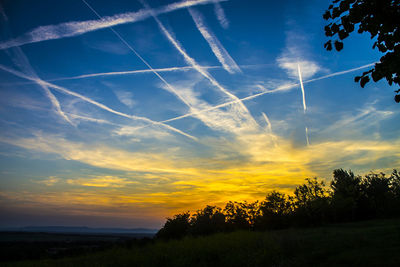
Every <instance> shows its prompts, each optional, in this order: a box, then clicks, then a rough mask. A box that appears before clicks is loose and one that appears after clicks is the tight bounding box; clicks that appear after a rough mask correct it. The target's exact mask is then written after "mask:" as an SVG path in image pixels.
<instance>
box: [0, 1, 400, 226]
mask: <svg viewBox="0 0 400 267" xmlns="http://www.w3.org/2000/svg"><path fill="white" fill-rule="evenodd" d="M328 6H329V1H316V0H315V1H274V2H270V1H255V0H254V1H240V0H228V1H218V0H198V1H182V2H181V1H150V0H147V1H114V2H113V3H112V4H110V2H109V1H94V0H86V2H84V1H81V0H74V1H57V4H56V5H55V4H54V1H44V0H40V1H26V0H25V1H22V0H21V1H18V0H13V1H3V2H2V5H1V36H0V38H1V39H0V126H1V129H2V130H1V132H0V211H1V212H2V214H4V215H5V217H6V219H5V220H3V222H2V223H1V224H2V226H10V225H17V226H24V225H88V226H102V227H103V226H113V227H116V226H117V227H118V226H119V227H159V226H160V225H161V224H162V223H163V221H164V218H165V217H166V216H171V215H172V214H174V213H176V212H180V211H185V210H196V209H199V208H201V207H203V206H204V205H205V204H214V205H220V206H223V205H224V203H226V202H227V201H228V200H249V201H252V200H256V199H262V198H263V197H264V196H265V194H266V192H268V191H270V190H274V189H275V190H280V191H283V192H287V193H290V192H291V191H292V190H293V188H294V187H295V186H296V185H298V184H300V183H302V182H303V181H304V178H306V177H313V176H318V177H321V178H323V179H325V180H326V181H327V182H329V179H330V177H331V172H332V170H333V169H335V168H346V169H349V168H351V169H352V170H354V171H355V172H357V173H360V174H364V173H367V172H369V171H371V170H372V171H384V172H387V173H388V172H390V171H391V169H392V168H396V167H398V166H399V162H400V161H399V159H400V154H399V149H398V147H399V144H400V140H399V138H398V136H399V132H400V127H399V125H398V123H396V122H398V121H399V117H400V115H399V106H398V104H397V105H396V103H395V102H394V101H393V96H394V93H393V91H394V90H395V88H394V87H390V86H388V85H387V84H386V82H384V81H380V82H378V83H370V84H368V85H367V86H366V87H365V88H361V87H360V86H359V85H358V84H356V83H355V82H354V76H356V75H359V74H361V73H362V72H363V71H365V70H368V67H371V64H373V63H374V62H376V61H378V60H379V58H380V56H381V55H380V54H379V53H378V52H377V51H374V50H372V49H371V47H372V42H373V41H372V40H370V38H369V36H368V35H352V36H350V37H349V38H348V39H346V40H345V44H344V45H345V46H344V49H343V50H342V51H341V52H328V51H325V50H324V48H323V44H324V42H325V41H326V37H325V36H324V31H323V27H324V25H325V23H326V22H325V21H324V20H323V19H322V14H323V12H324V10H325V9H326V8H327V7H328Z"/></svg>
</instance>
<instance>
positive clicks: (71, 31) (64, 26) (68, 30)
mask: <svg viewBox="0 0 400 267" xmlns="http://www.w3.org/2000/svg"><path fill="white" fill-rule="evenodd" d="M220 1H226V0H189V1H186V0H185V1H181V2H176V3H173V4H169V5H166V6H162V7H159V8H155V9H154V10H151V12H150V10H139V11H137V12H127V13H122V14H118V15H114V16H108V17H104V18H103V19H100V20H87V21H72V22H65V23H60V24H57V25H48V26H40V27H38V28H36V29H34V30H32V31H30V32H28V33H26V34H24V35H22V36H20V37H17V38H15V39H11V40H8V41H5V42H2V43H0V49H7V48H10V47H15V46H21V45H25V44H30V43H37V42H42V41H47V40H55V39H61V38H66V37H73V36H78V35H82V34H85V33H87V32H91V31H97V30H100V29H105V28H109V27H112V26H117V25H121V24H126V23H134V22H138V21H142V20H145V19H147V18H149V17H151V14H152V13H154V14H157V15H160V14H164V13H169V12H172V11H175V10H179V9H183V8H187V7H191V6H196V5H204V4H210V3H214V2H220Z"/></svg>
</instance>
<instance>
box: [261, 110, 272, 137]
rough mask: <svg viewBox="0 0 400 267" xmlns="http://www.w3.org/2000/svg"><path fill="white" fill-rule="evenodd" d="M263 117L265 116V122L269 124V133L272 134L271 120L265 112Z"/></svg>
mask: <svg viewBox="0 0 400 267" xmlns="http://www.w3.org/2000/svg"><path fill="white" fill-rule="evenodd" d="M262 115H263V117H264V120H265V121H266V123H267V126H268V130H269V133H270V134H272V125H271V121H270V120H269V118H268V116H267V114H265V113H264V112H262Z"/></svg>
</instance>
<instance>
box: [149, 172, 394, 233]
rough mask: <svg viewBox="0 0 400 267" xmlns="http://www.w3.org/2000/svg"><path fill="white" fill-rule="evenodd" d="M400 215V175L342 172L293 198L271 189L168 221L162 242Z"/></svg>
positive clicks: (308, 182)
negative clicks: (257, 196) (262, 195)
mask: <svg viewBox="0 0 400 267" xmlns="http://www.w3.org/2000/svg"><path fill="white" fill-rule="evenodd" d="M399 215H400V173H399V172H398V171H397V170H393V172H392V173H391V175H390V176H386V175H385V174H384V173H370V174H368V175H365V176H364V177H361V176H358V175H355V174H354V173H353V172H352V171H350V170H349V171H346V170H343V169H336V170H334V171H333V179H332V181H331V182H330V186H329V187H327V186H325V183H324V182H323V181H321V180H319V179H318V178H307V179H306V182H305V183H304V184H302V185H299V186H297V187H296V188H295V190H294V192H293V194H292V195H287V194H284V193H280V192H278V191H275V190H274V191H271V192H269V193H267V195H266V197H265V199H264V200H263V201H255V202H253V203H249V202H247V201H244V202H236V201H229V202H228V203H227V204H226V205H225V208H223V209H222V208H220V207H217V206H211V205H207V206H206V207H205V208H203V209H200V210H198V211H196V212H195V213H194V214H191V213H190V212H183V213H180V214H176V215H174V216H173V217H172V218H167V221H166V222H165V224H164V226H163V227H162V228H161V229H160V230H159V231H158V232H157V234H156V238H159V239H178V238H182V237H184V236H187V235H191V236H200V235H209V234H213V233H217V232H231V231H235V230H258V231H263V230H268V229H283V228H288V227H298V226H300V227H301V226H317V225H321V224H323V223H336V222H351V221H359V220H367V219H375V218H388V217H398V216H399Z"/></svg>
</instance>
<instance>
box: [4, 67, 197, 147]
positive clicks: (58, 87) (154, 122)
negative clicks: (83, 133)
mask: <svg viewBox="0 0 400 267" xmlns="http://www.w3.org/2000/svg"><path fill="white" fill-rule="evenodd" d="M0 69H2V70H4V71H6V72H9V73H11V74H13V75H15V76H17V77H20V78H23V79H27V80H30V81H34V82H37V83H38V84H41V85H45V86H47V87H50V88H53V89H55V90H57V91H59V92H61V93H64V94H67V95H71V96H75V97H77V98H80V99H82V100H83V101H85V102H88V103H90V104H92V105H95V106H97V107H99V108H101V109H103V110H105V111H108V112H110V113H113V114H115V115H118V116H121V117H125V118H128V119H131V120H139V121H143V122H146V123H149V124H151V125H158V126H162V127H164V128H166V129H168V130H170V131H173V132H176V133H179V134H181V135H184V136H186V137H188V138H190V139H192V140H195V141H197V138H196V137H194V136H192V135H189V134H187V133H185V132H183V131H181V130H179V129H176V128H174V127H172V126H170V125H168V124H165V123H163V122H157V121H153V120H151V119H149V118H146V117H141V116H135V115H129V114H126V113H123V112H120V111H116V110H114V109H112V108H110V107H108V106H106V105H104V104H101V103H99V102H97V101H95V100H93V99H91V98H89V97H86V96H83V95H81V94H79V93H76V92H73V91H71V90H68V89H67V88H64V87H62V86H58V85H55V84H52V83H49V82H46V81H43V80H40V79H39V78H34V77H30V76H28V75H26V74H24V73H22V72H19V71H16V70H14V69H11V68H8V67H6V66H3V65H1V64H0Z"/></svg>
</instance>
